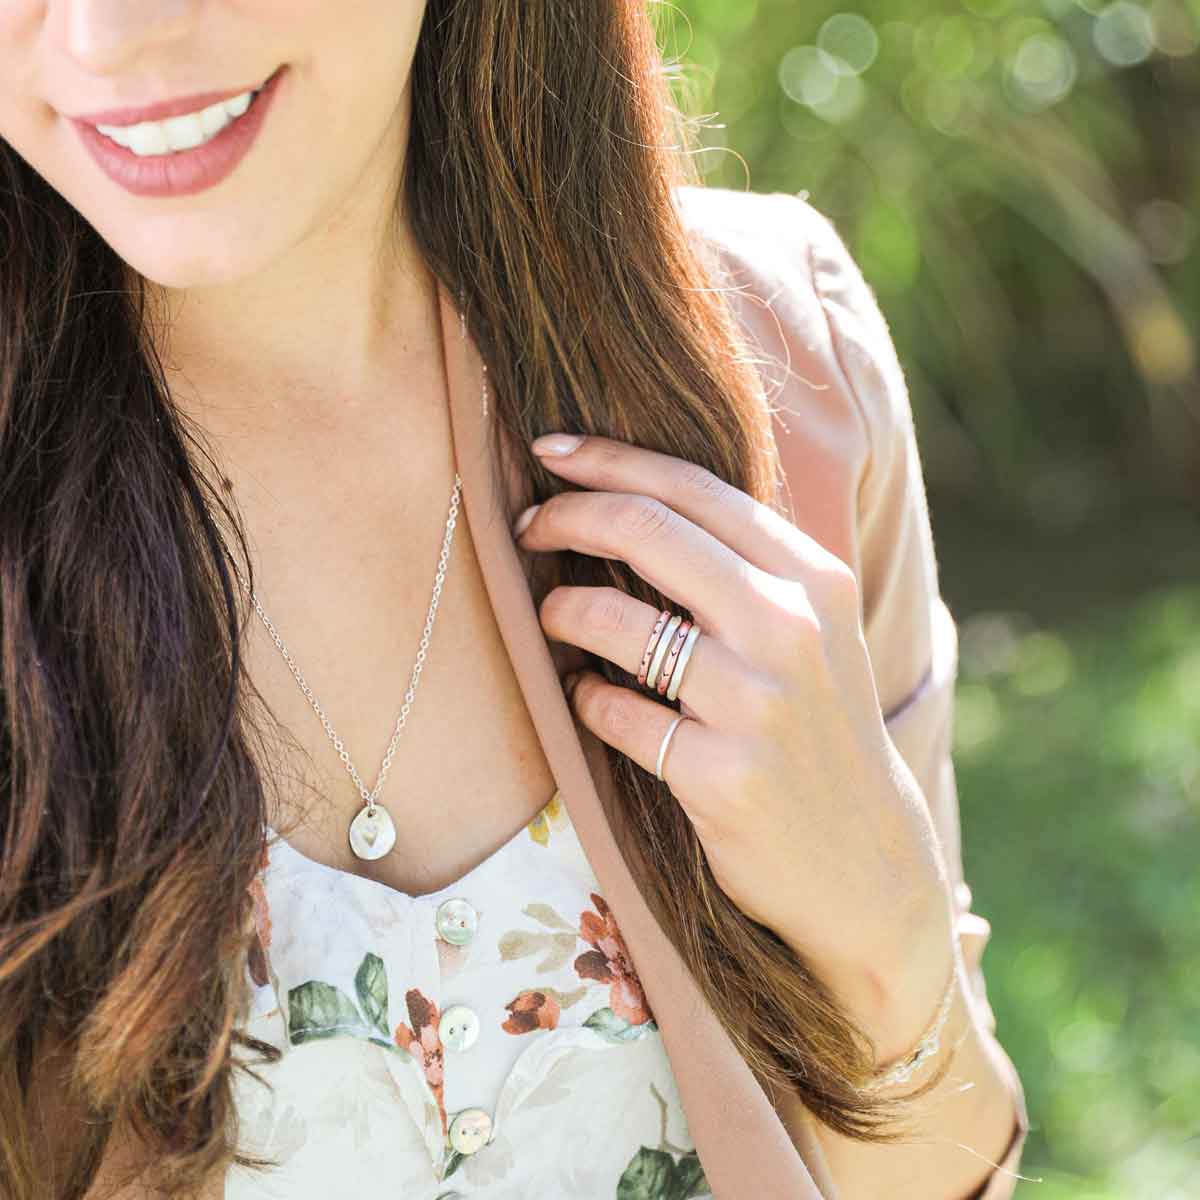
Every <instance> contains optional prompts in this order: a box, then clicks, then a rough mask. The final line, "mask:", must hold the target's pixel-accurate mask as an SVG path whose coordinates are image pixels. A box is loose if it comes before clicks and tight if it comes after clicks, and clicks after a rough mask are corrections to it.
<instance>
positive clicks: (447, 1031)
mask: <svg viewBox="0 0 1200 1200" xmlns="http://www.w3.org/2000/svg"><path fill="white" fill-rule="evenodd" d="M438 1037H440V1038H441V1040H442V1045H443V1046H445V1047H446V1049H447V1050H470V1048H471V1047H472V1046H473V1045H475V1040H476V1038H478V1037H479V1017H478V1016H477V1015H476V1013H475V1010H474V1009H473V1008H468V1007H467V1006H466V1005H465V1004H452V1005H451V1006H450V1007H449V1008H448V1009H446V1011H445V1012H444V1013H442V1018H441V1020H440V1021H438Z"/></svg>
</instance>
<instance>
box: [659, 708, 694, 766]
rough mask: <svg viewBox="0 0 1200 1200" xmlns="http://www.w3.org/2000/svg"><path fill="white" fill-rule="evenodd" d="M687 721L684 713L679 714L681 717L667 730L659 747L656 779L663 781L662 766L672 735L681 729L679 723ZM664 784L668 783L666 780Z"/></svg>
mask: <svg viewBox="0 0 1200 1200" xmlns="http://www.w3.org/2000/svg"><path fill="white" fill-rule="evenodd" d="M686 719H687V718H686V717H684V715H683V714H682V713H680V714H679V715H678V716H677V717H676V718H675V720H673V721H672V722H671V726H670V728H669V729H668V730H667V732H666V733H664V734H663V740H662V742H661V743H660V745H659V747H658V762H656V763H655V764H654V775H655V778H657V779H662V777H663V774H662V765H663V759H664V758H665V757H666V753H667V746H668V745H669V744H670V741H671V735H672V734H673V733H674V732H675V730H676V729H678V728H679V723H680V722H681V721H684V720H686ZM663 782H664V783H665V782H666V780H665V779H663Z"/></svg>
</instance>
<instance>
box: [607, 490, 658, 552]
mask: <svg viewBox="0 0 1200 1200" xmlns="http://www.w3.org/2000/svg"><path fill="white" fill-rule="evenodd" d="M670 521H671V510H670V509H669V508H668V507H667V506H666V505H665V504H663V503H662V501H661V500H655V499H654V498H653V497H652V496H627V497H625V498H624V499H623V500H622V501H621V502H620V504H619V505H618V507H617V514H616V523H617V529H618V531H619V532H620V533H621V534H622V535H623V536H624V537H626V538H629V539H631V540H633V541H639V542H642V541H650V540H651V539H653V538H656V537H657V536H658V535H659V534H661V533H662V532H663V530H664V529H666V528H667V526H668V525H669V524H670Z"/></svg>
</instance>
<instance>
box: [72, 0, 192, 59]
mask: <svg viewBox="0 0 1200 1200" xmlns="http://www.w3.org/2000/svg"><path fill="white" fill-rule="evenodd" d="M197 2H198V0H66V2H65V3H64V5H63V9H64V13H63V18H62V27H61V28H62V46H63V51H64V52H65V54H66V55H67V56H68V57H69V58H70V59H71V60H72V61H74V62H75V63H76V64H77V65H78V66H80V67H82V68H83V69H84V70H86V71H87V72H89V73H90V74H94V75H111V74H114V73H115V72H118V71H127V70H129V69H130V68H132V67H135V66H139V65H141V63H142V61H143V60H144V59H146V58H147V57H148V55H149V54H150V53H151V52H157V51H159V50H160V48H161V47H162V46H163V45H165V44H168V43H171V42H178V41H180V40H182V39H183V38H184V37H186V36H188V35H190V34H191V32H192V31H193V29H194V27H195V15H196V7H197ZM160 62H161V58H160Z"/></svg>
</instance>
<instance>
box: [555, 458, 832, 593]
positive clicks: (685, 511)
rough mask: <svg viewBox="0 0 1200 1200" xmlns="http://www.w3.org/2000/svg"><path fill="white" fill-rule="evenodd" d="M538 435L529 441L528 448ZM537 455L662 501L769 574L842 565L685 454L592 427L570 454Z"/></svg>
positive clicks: (604, 484) (579, 476)
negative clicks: (594, 431)
mask: <svg viewBox="0 0 1200 1200" xmlns="http://www.w3.org/2000/svg"><path fill="white" fill-rule="evenodd" d="M539 442H541V439H536V440H535V441H534V443H533V446H532V449H533V450H534V451H535V453H536V452H537V451H538V446H539ZM543 444H544V443H543ZM539 458H540V460H541V462H542V463H543V465H545V466H546V467H548V468H550V469H551V470H553V471H554V472H555V473H556V474H558V475H561V476H562V477H563V478H564V479H570V480H572V481H574V482H576V483H579V484H581V485H583V486H585V487H588V488H592V489H593V490H596V491H606V492H630V493H634V494H636V495H643V496H650V497H651V498H653V499H655V500H659V501H661V502H662V503H663V504H665V505H667V506H668V507H669V508H672V509H674V510H675V511H676V512H677V513H679V514H680V515H681V516H683V517H686V518H687V519H688V520H689V521H692V522H693V523H694V524H696V525H699V526H700V527H701V528H702V529H705V530H707V531H708V532H709V533H710V534H712V535H713V537H715V538H717V539H718V540H720V541H721V542H723V543H724V544H725V545H726V546H728V547H729V548H730V549H731V550H733V551H734V552H735V553H736V554H739V555H741V557H742V558H744V559H745V560H746V561H747V562H749V563H753V564H754V566H756V567H758V568H759V569H760V570H762V571H766V572H769V573H770V574H772V575H778V576H780V577H781V578H784V579H800V580H803V579H804V578H805V575H806V572H808V571H819V570H823V569H831V568H832V569H836V567H839V566H840V567H842V568H844V566H845V564H844V563H843V562H842V560H841V559H839V558H838V557H837V556H836V555H835V554H833V553H832V551H829V550H827V549H826V548H825V547H824V546H822V545H821V543H820V542H818V541H817V540H816V539H815V538H813V537H811V536H809V535H808V534H807V533H805V532H804V531H803V530H802V529H800V528H798V527H797V526H796V525H793V524H792V522H791V521H789V520H788V519H787V517H785V516H784V515H782V514H781V513H778V512H776V511H775V510H774V509H772V508H770V507H769V506H768V505H766V504H763V503H761V502H760V501H758V500H755V499H754V498H753V497H752V496H750V495H749V494H748V493H746V492H744V491H742V490H741V489H740V488H736V487H734V486H733V485H732V484H730V483H726V482H725V481H724V480H723V479H721V478H720V477H719V476H717V475H715V474H714V473H713V472H712V471H710V470H708V469H707V468H705V467H702V466H700V465H698V464H697V463H693V462H688V461H687V460H686V459H682V458H678V457H676V456H674V455H670V454H664V453H661V452H660V451H657V450H648V449H646V448H645V447H643V446H636V445H633V444H631V443H629V442H621V441H618V440H617V439H615V438H606V437H600V436H598V435H594V434H593V435H590V436H585V437H584V438H583V440H582V442H581V443H580V444H579V446H578V448H577V449H575V450H573V451H572V452H571V453H570V454H565V455H563V454H545V455H539Z"/></svg>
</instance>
